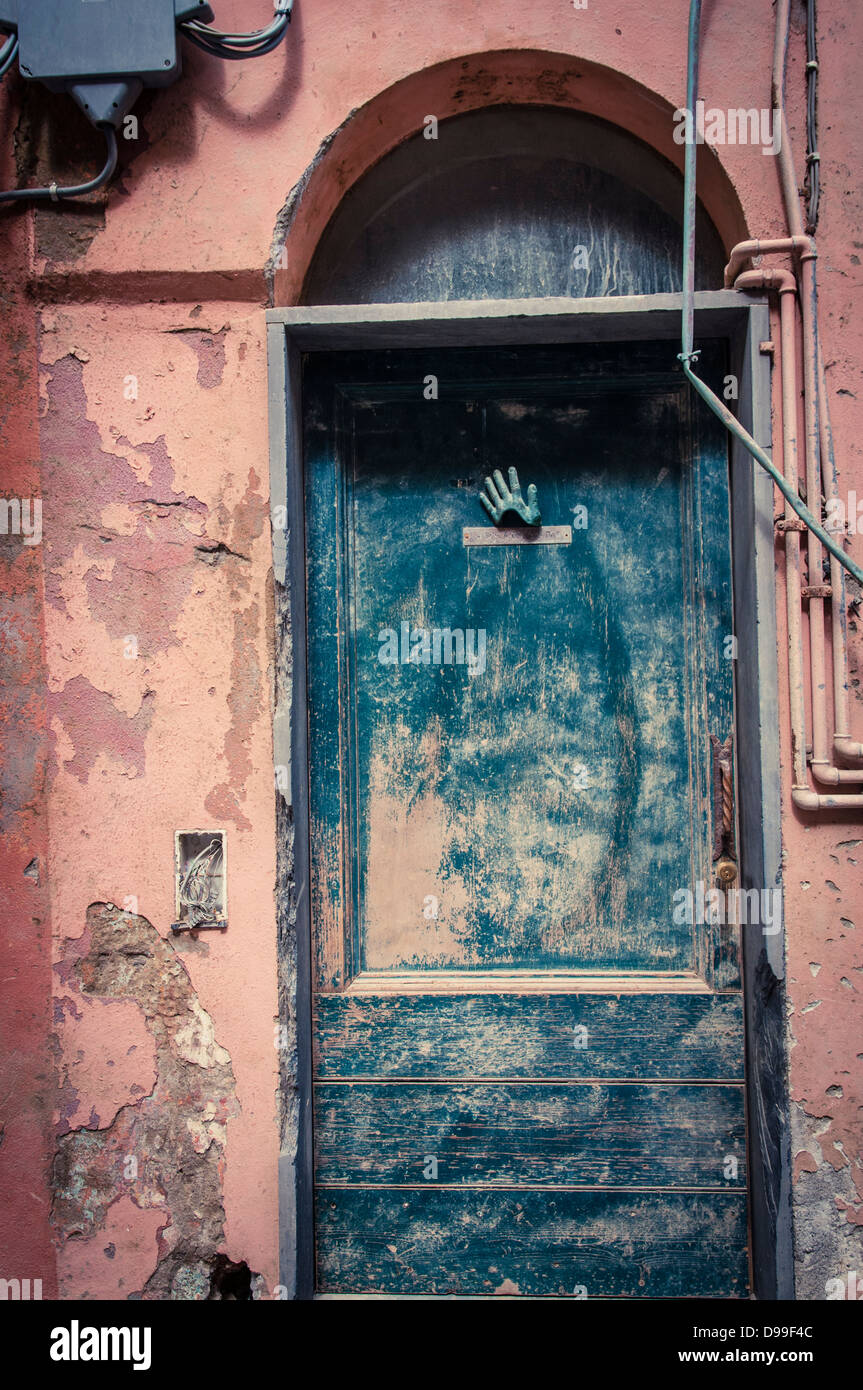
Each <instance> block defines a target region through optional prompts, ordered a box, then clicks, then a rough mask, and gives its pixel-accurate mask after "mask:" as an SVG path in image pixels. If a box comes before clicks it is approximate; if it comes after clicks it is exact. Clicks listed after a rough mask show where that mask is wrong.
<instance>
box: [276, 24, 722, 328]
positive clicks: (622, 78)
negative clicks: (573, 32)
mask: <svg viewBox="0 0 863 1390" xmlns="http://www.w3.org/2000/svg"><path fill="white" fill-rule="evenodd" d="M537 108H540V109H537ZM673 113H674V104H673V102H672V101H669V100H666V99H663V98H661V97H660V96H658V95H657V94H656V93H654V92H652V91H649V90H648V89H647V88H645V87H642V86H641V85H640V84H638V83H636V82H635V81H633V80H632V78H630V77H628V76H627V75H625V74H623V73H620V72H617V71H615V70H614V69H611V68H607V67H603V66H601V65H599V64H595V63H590V62H587V61H582V60H581V59H578V58H574V57H573V56H572V55H571V54H559V53H551V52H546V51H537V50H524V49H523V50H512V51H499V52H492V53H477V54H472V55H468V56H466V57H463V58H458V59H452V60H450V61H448V62H446V63H441V64H436V65H435V66H433V67H430V68H427V69H423V70H422V71H420V72H416V73H411V74H409V75H407V76H406V77H404V78H403V79H402V80H401V81H399V82H397V83H394V84H393V85H392V86H390V87H388V88H386V89H384V90H383V91H381V92H380V93H378V95H377V96H376V97H374V98H373V99H372V100H371V101H370V102H368V103H366V104H365V105H364V106H362V107H360V108H359V109H357V110H355V111H352V112H350V113H347V114H346V115H345V118H344V119H343V120H342V121H341V123H340V124H339V125H338V126H337V127H336V128H335V129H334V130H333V131H332V132H331V133H330V134H329V135H327V137H326V138H325V139H324V140H323V141H322V143H321V145H320V148H319V149H318V152H317V154H316V155H315V157H314V159H313V160H312V161H311V163H310V164H309V165H308V167H307V168H306V170H305V172H304V174H303V176H302V178H301V179H300V180H299V181H298V182H297V183H296V184H295V186H294V187H293V188H292V189H291V191H290V193H289V194H288V196H287V198H286V201H285V203H284V205H283V207H282V209H281V211H280V212H279V214H278V217H277V219H276V226H275V232H274V237H273V244H272V254H271V258H270V262H269V265H268V270H267V273H268V278H269V280H270V283H271V293H272V302H273V303H274V304H277V305H289V304H299V303H312V302H315V301H314V300H313V299H312V297H311V296H312V295H313V294H320V293H322V292H323V291H322V290H321V288H320V286H321V281H322V266H323V265H324V256H325V254H327V253H329V255H330V259H331V263H332V262H333V260H334V258H338V256H339V254H340V253H341V251H342V249H343V247H344V246H345V241H346V238H345V233H344V227H345V225H346V219H347V218H348V217H350V216H356V215H358V214H359V213H360V212H361V213H362V216H364V217H365V218H367V219H368V220H369V223H370V224H371V223H372V222H374V223H375V224H376V226H375V232H376V234H377V233H379V232H380V231H381V229H382V227H383V225H384V221H385V212H386V206H385V205H386V202H387V199H392V198H395V199H396V200H397V201H399V202H400V203H401V206H400V207H399V209H398V214H397V215H399V216H400V215H401V214H402V213H403V212H404V211H405V209H406V207H407V203H405V201H404V200H405V199H408V200H409V199H410V197H411V195H412V192H413V190H414V187H415V185H416V184H417V181H418V179H419V180H420V181H421V180H422V177H423V172H422V171H420V170H419V169H418V158H417V156H419V157H420V158H421V159H422V162H423V164H424V165H425V166H426V171H425V176H426V177H427V178H428V177H429V176H431V177H432V179H434V178H435V177H437V178H438V181H439V185H440V186H441V187H445V186H446V178H445V177H444V178H441V173H442V170H443V169H445V168H446V165H447V161H448V160H450V159H451V161H452V163H451V167H452V170H453V172H454V173H455V174H456V175H458V173H459V169H461V172H462V176H463V174H464V169H463V167H462V166H463V161H464V160H465V159H468V160H469V161H470V160H473V161H474V168H475V170H476V171H478V169H479V165H477V163H476V161H479V162H480V164H481V163H482V159H483V155H485V156H486V157H487V158H488V159H490V160H493V158H494V156H495V154H497V155H499V154H500V142H501V141H504V142H505V143H506V147H507V148H508V151H509V155H510V157H511V159H512V160H515V161H516V165H515V166H514V167H511V168H510V170H509V174H510V178H516V177H517V174H518V172H519V171H520V172H521V173H522V174H523V175H524V176H525V177H526V179H527V184H529V185H530V194H531V197H532V198H533V199H534V202H536V200H539V201H540V202H541V200H542V197H543V187H544V186H543V169H542V166H543V164H544V165H545V166H546V167H545V170H544V173H545V178H546V180H547V183H546V185H545V197H546V198H547V201H548V203H549V208H548V211H549V214H550V215H549V216H548V217H547V218H546V219H544V230H545V236H546V238H547V239H548V237H549V236H550V235H551V229H552V226H553V224H554V221H555V216H554V214H557V218H558V222H559V224H560V228H559V229H560V231H561V233H562V232H563V230H564V229H565V219H566V215H567V212H566V208H565V207H564V208H561V209H559V205H558V204H557V202H556V201H553V193H554V189H555V183H554V178H553V173H554V170H553V168H552V167H551V165H552V164H553V160H551V159H548V158H546V156H547V155H549V154H550V153H551V152H552V151H553V152H554V154H555V156H556V157H557V158H558V160H559V161H560V160H562V161H563V166H565V167H566V170H567V179H566V182H567V190H566V191H567V196H568V198H569V200H570V203H569V208H570V211H571V206H572V201H573V200H574V199H576V198H577V197H578V196H579V195H580V196H581V197H582V198H589V199H590V200H591V202H592V205H593V206H599V205H604V207H605V214H606V215H605V223H606V226H607V227H608V226H611V227H616V228H617V233H618V236H617V237H616V240H617V242H618V244H620V242H621V241H627V239H628V240H629V242H631V240H632V234H633V228H640V230H641V231H643V232H644V233H645V240H646V242H647V244H648V247H650V246H652V247H653V249H654V252H655V254H654V255H653V265H652V267H651V269H650V271H649V272H647V267H646V265H645V264H644V263H642V266H641V271H640V273H636V271H635V268H634V267H633V266H632V264H630V265H629V267H628V268H627V267H622V266H620V265H619V264H618V265H617V266H616V267H615V265H614V264H613V263H612V265H611V269H610V273H609V274H607V275H606V274H604V273H603V274H600V275H598V277H597V276H596V275H594V276H591V283H589V284H588V285H587V286H586V287H585V285H584V284H583V283H581V281H583V280H584V276H582V277H581V281H579V279H578V277H576V279H575V281H574V282H573V283H572V284H571V285H569V283H568V274H567V276H566V277H564V283H563V288H562V289H559V288H557V287H555V288H553V289H547V290H543V291H541V292H543V293H546V294H559V293H563V294H566V293H567V289H569V292H570V293H572V294H574V295H576V296H578V295H585V294H587V295H593V294H626V293H632V292H644V293H649V292H651V291H654V292H655V290H656V289H666V290H670V289H673V288H674V286H675V279H674V277H675V276H676V275H678V273H679V272H678V270H677V265H678V262H679V254H678V249H677V246H676V245H673V244H672V243H674V242H675V241H677V240H678V239H679V230H678V231H677V233H676V235H675V229H678V228H679V223H680V220H681V211H680V209H681V208H682V177H681V174H680V170H681V168H682V156H683V147H682V146H680V145H678V144H675V142H674V139H673V134H674V130H675V124H674V120H673ZM428 115H434V116H435V117H436V118H437V121H438V135H439V138H438V141H437V142H435V141H433V140H426V139H424V137H423V130H424V122H425V118H426V117H427V116H428ZM468 115H470V116H471V118H472V120H471V122H470V123H469V122H468V121H467V119H465V120H461V119H454V118H457V117H465V118H466V117H467V116H468ZM483 139H485V141H486V144H487V148H486V149H485V150H483V144H482V142H483ZM531 139H532V141H533V143H532V144H531ZM537 142H539V143H537ZM525 159H526V160H527V161H528V165H531V161H533V163H532V167H525V166H524V164H522V165H521V166H519V165H518V161H519V160H521V161H524V160H525ZM505 162H506V161H505ZM563 166H561V167H563ZM498 167H500V166H498ZM487 173H488V169H486V174H487ZM579 180H580V181H581V182H580V184H579ZM615 181H616V182H615ZM492 182H493V180H492ZM428 188H429V189H430V188H431V185H429V186H428ZM624 189H626V190H627V193H628V194H629V195H630V196H629V199H628V201H627V198H626V197H624V194H623V190H624ZM427 191H428V190H427ZM525 193H527V188H525ZM699 194H700V198H701V200H702V203H703V207H702V208H701V209H700V212H701V225H700V227H699V238H700V250H701V253H702V258H701V259H702V264H701V277H702V278H701V281H700V283H701V284H702V285H704V287H710V288H718V287H719V285H720V284H721V277H720V278H716V273H715V265H716V263H717V262H718V260H719V259H720V257H722V256H723V255H724V251H726V252H727V250H728V249H729V248H730V247H731V246H732V245H733V244H734V243H735V242H737V241H739V240H740V239H741V238H742V237H744V236H746V235H747V226H746V220H745V217H744V215H743V211H742V208H741V204H740V201H739V198H738V196H737V193H736V190H735V188H734V186H733V184H732V183H731V180H730V179H729V177H728V175H727V173H726V172H725V169H724V168H723V166H722V163H721V160H720V159H718V158H716V157H715V152H712V151H707V152H706V154H703V155H702V157H701V158H700V159H699ZM414 196H416V195H414ZM376 198H377V200H378V205H377V207H375V199H376ZM475 201H476V200H475V199H474V202H475ZM528 202H530V199H529V198H528ZM393 211H394V212H395V208H393ZM433 211H434V212H435V215H436V216H440V215H441V210H440V208H439V207H438V208H436V209H433ZM462 211H463V212H464V209H463V210H462ZM639 212H644V213H645V215H646V220H642V219H641V218H640V217H639V215H638V213H639ZM663 222H664V230H665V242H666V243H667V244H663V236H662V229H663ZM473 231H474V233H476V232H477V231H478V227H477V226H476V224H475V225H474V228H473ZM595 233H596V229H595V227H594V239H595ZM580 244H584V243H583V241H579V240H577V239H575V238H573V239H572V249H575V248H576V247H577V246H578V245H580ZM721 248H724V251H723V250H722V249H721ZM548 250H549V247H548V245H546V247H545V256H546V258H547V256H548ZM560 254H561V253H560V250H559V249H555V252H554V257H553V259H554V262H555V267H556V268H557V262H558V260H559V258H560ZM402 256H403V259H404V248H403V252H402ZM648 259H650V256H648ZM437 261H438V264H437V268H436V270H434V271H433V273H432V275H431V276H430V277H429V276H428V275H426V276H424V277H421V278H423V279H424V281H425V283H424V284H423V283H414V284H413V289H412V293H411V294H410V295H409V296H408V298H410V299H414V300H424V299H429V298H433V297H434V296H435V295H438V296H439V295H440V288H439V286H440V280H441V277H443V279H444V281H445V280H446V279H447V272H446V270H445V264H444V260H443V257H442V255H441V254H440V252H439V253H438V257H437ZM663 263H664V267H665V269H664V270H663ZM332 268H333V266H332V264H331V269H332ZM389 269H390V271H391V272H392V273H393V278H394V280H395V281H397V280H398V274H399V273H401V274H402V275H404V274H405V273H406V272H405V270H404V267H402V269H401V271H400V272H399V269H398V267H396V266H391V267H390V268H389ZM547 270H548V267H547V260H546V270H545V275H546V278H547V279H548V274H547ZM567 270H568V267H567ZM435 275H437V276H438V288H437V289H434V288H433V281H434V279H435ZM331 278H332V280H333V285H334V286H335V283H336V280H338V281H339V284H340V285H341V286H342V288H341V289H340V290H339V293H341V294H344V293H347V285H346V282H345V277H344V273H342V274H341V275H339V276H336V275H335V274H333V275H332V276H331ZM450 278H451V279H452V277H450ZM465 278H467V280H469V278H470V277H469V276H468V277H464V276H462V277H461V281H460V280H459V277H458V276H456V277H455V278H454V280H453V283H452V285H451V290H450V293H449V294H448V295H447V296H446V297H448V298H456V297H459V296H461V297H465V298H471V297H476V298H487V297H491V296H494V295H497V296H501V295H502V296H503V297H520V296H523V295H524V294H525V292H526V291H525V289H524V284H525V277H524V275H523V274H522V275H521V277H519V273H518V268H517V267H516V266H515V265H514V264H513V265H511V266H510V267H509V269H508V271H507V269H506V268H505V267H504V268H502V273H501V274H499V275H498V276H497V277H496V281H495V283H494V284H493V285H492V286H491V288H490V289H486V288H485V287H484V285H483V283H482V281H483V273H482V272H481V273H480V274H479V275H478V276H477V277H476V282H475V283H474V285H473V287H471V286H470V284H465V283H464V281H465ZM486 278H487V277H486ZM519 278H520V279H521V285H519ZM536 278H537V276H536V274H535V275H534V280H536ZM539 278H540V279H541V278H542V271H541V268H540V275H539ZM638 279H642V280H644V281H646V283H645V286H644V289H643V290H642V291H637V290H636V291H633V290H632V289H627V288H625V287H622V286H625V285H626V284H627V283H630V284H632V283H633V281H634V280H638ZM560 280H561V276H560V273H559V268H558V269H557V273H556V274H555V275H552V276H551V281H553V282H554V283H555V286H557V285H559V284H560ZM507 281H508V282H509V284H510V286H511V287H510V288H509V289H507V288H506V282H507ZM659 281H664V283H659ZM370 292H371V293H372V294H379V295H380V297H381V298H382V299H385V300H386V299H390V300H391V301H392V300H394V298H395V284H393V285H392V286H391V289H390V293H389V294H386V293H383V291H382V288H381V287H380V284H379V283H377V282H374V283H373V282H369V283H368V284H367V286H366V289H365V290H364V291H362V290H361V287H360V286H357V287H355V288H354V289H353V291H352V294H353V296H354V298H353V302H364V299H366V297H367V295H368V294H369V293H370ZM401 292H403V291H400V293H401ZM326 295H327V297H326V298H325V299H324V300H323V301H322V302H328V303H334V302H336V300H335V298H334V297H333V289H330V290H329V291H327V292H326ZM317 302H321V301H320V300H319V301H317ZM349 302H350V301H349Z"/></svg>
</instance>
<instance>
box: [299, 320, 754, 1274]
mask: <svg viewBox="0 0 863 1390" xmlns="http://www.w3.org/2000/svg"><path fill="white" fill-rule="evenodd" d="M670 363H671V365H669V364H670ZM702 369H703V371H704V372H705V373H707V374H709V373H710V372H713V373H714V374H715V375H716V376H717V377H720V376H721V357H720V355H719V353H718V352H712V351H710V350H708V351H706V352H705V353H704V355H703V359H702ZM304 394H305V469H306V498H307V518H306V527H307V582H308V624H309V673H308V677H309V709H310V746H311V755H310V756H311V768H310V824H311V846H310V849H311V864H312V880H311V904H312V921H313V936H314V948H315V950H314V956H315V979H314V1027H315V1077H314V1147H315V1189H316V1230H315V1243H316V1271H317V1273H316V1280H317V1289H318V1291H319V1292H320V1293H348V1294H350V1293H374V1292H378V1293H388V1294H397V1295H407V1294H425V1295H429V1294H439V1295H453V1294H455V1295H463V1296H477V1295H480V1296H481V1295H491V1294H511V1295H518V1294H520V1295H524V1296H569V1297H572V1296H576V1297H579V1296H580V1297H584V1296H587V1297H608V1296H625V1297H648V1298H649V1297H669V1296H684V1297H686V1296H695V1297H698V1296H707V1295H712V1296H719V1297H733V1296H746V1294H747V1291H748V1281H747V1256H746V1229H747V1222H746V1165H745V1146H744V1098H743V1086H742V1082H743V1024H742V1008H741V995H740V976H739V969H738V945H737V941H736V937H735V929H734V928H727V927H724V926H722V925H721V924H720V923H717V922H713V923H711V922H709V921H708V922H704V921H701V920H699V918H700V917H702V916H703V915H705V914H704V913H703V912H701V911H700V910H699V904H700V903H702V902H703V901H704V894H705V892H706V891H709V890H710V889H711V888H713V886H714V875H715V869H714V866H713V863H712V855H713V832H714V827H713V824H712V815H713V805H712V799H711V798H712V785H711V751H710V735H711V734H715V735H716V736H717V737H718V738H720V739H721V740H725V739H726V737H727V735H728V734H729V733H730V732H731V729H732V724H733V668H732V662H731V661H730V660H729V659H728V658H729V655H730V653H731V648H730V645H729V644H728V643H727V642H726V640H725V639H726V638H727V637H728V636H729V634H730V633H731V631H732V619H731V607H730V605H731V585H730V542H729V510H728V473H727V460H726V441H725V438H724V435H723V433H722V431H721V429H720V428H719V427H717V426H716V424H715V422H713V420H712V417H709V416H708V415H707V412H704V411H702V410H701V409H700V408H699V406H698V404H697V402H694V400H693V398H692V397H691V396H690V395H689V394H688V392H687V389H686V386H685V383H684V382H683V380H682V377H681V376H680V374H679V373H678V372H677V371H676V370H674V367H673V352H672V351H671V350H670V348H669V346H668V345H667V344H656V343H641V344H630V345H627V346H612V347H609V346H602V347H590V348H585V347H583V346H579V347H571V346H568V347H553V348H552V347H549V348H532V349H518V350H513V349H495V350H493V351H492V350H485V349H484V350H482V351H480V350H470V351H468V350H461V349H459V350H452V349H450V350H446V351H435V352H431V351H425V352H408V353H405V352H401V353H387V352H378V353H364V354H359V353H357V354H351V353H342V354H338V355H333V356H317V357H314V358H310V359H309V360H308V361H307V363H306V368H305V377H304ZM512 466H515V467H516V468H517V470H518V475H519V480H520V482H521V484H522V487H523V490H524V492H525V494H526V493H527V487H528V485H529V484H534V485H535V486H536V488H537V495H538V503H539V506H540V509H541V513H542V528H541V530H540V531H539V532H538V533H537V531H536V529H534V530H532V531H528V530H523V531H522V532H521V533H518V534H514V533H513V532H512V531H506V530H504V531H499V530H498V529H497V528H495V526H494V525H493V524H492V522H491V520H490V518H489V516H488V515H487V514H486V512H485V511H484V510H483V507H482V506H481V504H480V500H479V495H480V492H481V490H482V488H483V484H484V480H485V478H486V476H487V475H489V474H493V472H494V470H498V469H499V470H501V472H502V474H503V476H504V478H507V476H508V469H509V468H510V467H512ZM699 885H701V889H700V890H699ZM699 891H700V894H701V896H699ZM687 894H689V895H690V897H689V898H687V896H686V895H687ZM681 895H682V896H681ZM686 903H690V904H691V910H688V909H687V908H686V906H685V904H686ZM681 904H683V905H684V906H683V907H681ZM707 915H709V914H707Z"/></svg>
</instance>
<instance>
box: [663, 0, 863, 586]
mask: <svg viewBox="0 0 863 1390" xmlns="http://www.w3.org/2000/svg"><path fill="white" fill-rule="evenodd" d="M700 26H701V0H690V9H689V54H688V59H687V71H686V109H687V110H688V111H694V110H695V102H696V98H697V95H698V58H699V53H698V47H699V40H698V36H699V30H700ZM697 152H698V147H697V145H696V144H695V141H694V139H693V140H691V141H688V142H687V145H686V156H685V163H684V173H683V190H684V191H683V313H682V324H681V347H682V349H683V351H682V352H679V353H678V354H677V357H678V361H679V362H681V363H682V364H683V370H684V372H685V373H686V376H687V378H688V380H689V381H690V383H691V385H692V386H693V387H694V388H695V390H696V391H697V392H698V394H699V396H700V397H701V398H702V400H703V401H705V402H706V403H707V405H709V406H710V409H711V410H712V411H713V413H714V415H717V416H718V417H719V419H720V420H721V421H722V423H723V425H725V427H726V429H727V430H729V432H730V433H731V434H733V435H734V436H735V438H737V439H739V440H740V442H741V444H743V445H744V447H745V448H746V449H747V450H748V451H749V453H750V454H751V455H752V457H753V458H754V459H755V460H756V462H757V463H760V464H761V467H762V468H763V469H765V470H766V472H768V473H769V474H770V476H771V478H772V479H773V481H774V483H775V484H776V486H777V487H778V488H779V491H780V492H781V493H782V496H783V497H784V498H785V499H786V501H787V502H789V503H790V505H791V506H792V507H793V508H794V510H795V512H796V513H797V515H798V516H799V517H800V519H801V521H803V522H805V523H806V525H807V526H808V528H809V530H810V531H811V532H812V533H813V535H815V536H817V537H818V539H819V541H820V542H821V544H822V545H823V546H824V548H825V550H829V552H830V554H831V555H835V557H836V559H837V560H838V561H839V563H840V565H843V566H844V568H845V569H846V570H847V571H848V573H849V574H850V575H852V576H853V578H854V579H856V580H857V583H858V584H863V569H861V567H860V566H859V565H858V564H857V563H856V561H854V560H852V559H851V556H850V555H847V554H846V552H845V551H844V550H843V549H842V548H841V546H839V545H837V543H836V541H835V540H834V538H833V537H832V536H831V535H829V534H828V532H827V531H825V530H824V527H823V526H822V525H821V524H820V522H819V521H817V520H816V518H815V517H814V516H813V515H812V513H811V512H810V510H809V508H808V507H807V506H806V504H805V503H804V502H803V501H802V499H801V498H800V497H799V496H798V494H797V492H796V490H795V489H794V488H793V487H791V486H790V484H789V483H787V482H786V481H785V478H784V477H783V476H782V474H781V473H780V472H779V470H778V468H777V467H776V465H775V464H774V463H773V461H772V459H770V458H769V457H768V455H767V454H766V453H765V452H764V450H763V449H762V448H761V446H760V445H759V444H757V443H756V442H755V440H754V439H753V438H752V435H751V434H749V432H748V431H747V430H745V429H744V428H743V426H742V425H741V423H740V421H739V420H738V419H737V417H736V416H734V415H732V413H731V411H730V410H729V409H728V407H727V406H726V405H723V403H722V401H721V400H720V399H719V397H718V396H717V395H715V393H714V392H713V391H711V389H710V387H709V386H708V385H707V383H706V382H704V381H702V380H701V378H700V377H699V376H697V375H696V373H695V372H694V371H693V369H692V363H693V362H696V361H697V360H698V356H699V354H698V351H697V350H693V346H692V345H693V339H694V324H695V299H694V293H695V286H694V282H695V208H696V202H695V198H696V186H695V160H696V155H697Z"/></svg>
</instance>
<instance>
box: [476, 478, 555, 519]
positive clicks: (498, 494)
mask: <svg viewBox="0 0 863 1390" xmlns="http://www.w3.org/2000/svg"><path fill="white" fill-rule="evenodd" d="M485 487H486V491H485V492H481V493H480V495H479V500H480V501H481V502H482V505H483V506H484V507H485V509H486V511H487V512H488V514H489V516H490V517H491V519H492V521H493V522H494V524H495V526H502V525H503V524H504V523H506V525H508V526H518V525H524V526H540V525H542V518H541V516H540V514H539V504H538V502H537V500H536V488H535V487H534V485H533V483H531V484H530V486H529V488H528V489H527V501H526V502H525V500H524V498H523V497H522V495H521V484H520V482H519V481H518V473H517V472H516V470H515V469H514V468H510V470H509V487H507V485H506V483H505V482H504V480H503V474H502V473H501V471H500V469H499V468H496V469H495V471H494V481H492V479H491V478H486V480H485ZM486 493H487V494H488V495H487V496H486Z"/></svg>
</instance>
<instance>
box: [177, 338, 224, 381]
mask: <svg viewBox="0 0 863 1390" xmlns="http://www.w3.org/2000/svg"><path fill="white" fill-rule="evenodd" d="M168 332H169V333H182V334H183V341H184V342H185V343H188V345H189V347H190V348H191V349H192V351H193V352H194V353H195V355H196V357H197V359H198V375H197V378H196V380H197V383H198V385H199V386H201V387H203V389H204V390H205V391H212V390H213V388H214V387H216V386H221V384H222V378H223V376H224V374H225V360H226V352H225V335H226V333H227V332H228V329H227V328H221V329H219V331H218V332H217V333H212V332H208V331H207V330H205V329H200V328H170V329H169V330H168Z"/></svg>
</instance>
